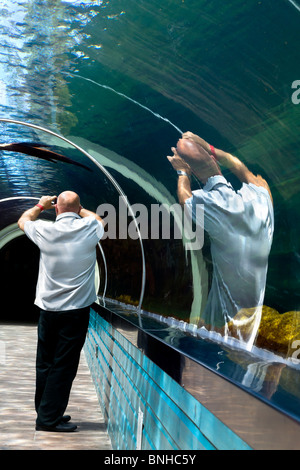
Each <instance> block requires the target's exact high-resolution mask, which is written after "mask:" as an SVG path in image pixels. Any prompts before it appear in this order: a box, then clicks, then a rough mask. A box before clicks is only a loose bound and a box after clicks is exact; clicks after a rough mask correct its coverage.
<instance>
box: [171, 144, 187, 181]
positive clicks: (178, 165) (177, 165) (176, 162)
mask: <svg viewBox="0 0 300 470" xmlns="http://www.w3.org/2000/svg"><path fill="white" fill-rule="evenodd" d="M171 150H172V152H173V154H174V155H173V156H168V157H167V159H168V160H169V162H170V163H171V165H172V167H173V168H174V170H176V171H185V172H186V173H187V174H188V175H191V174H192V170H191V167H190V166H189V165H188V164H187V163H186V162H185V161H184V160H183V159H182V158H181V157H180V156H179V155H178V153H177V150H176V149H175V147H172V149H171Z"/></svg>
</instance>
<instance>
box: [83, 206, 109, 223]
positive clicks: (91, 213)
mask: <svg viewBox="0 0 300 470" xmlns="http://www.w3.org/2000/svg"><path fill="white" fill-rule="evenodd" d="M79 215H80V217H91V216H92V217H95V219H96V220H98V221H99V222H101V223H102V225H103V227H105V222H104V221H103V219H102V218H101V217H100V216H99V215H98V214H96V213H95V212H92V211H89V210H87V209H84V208H83V207H81V209H80V211H79Z"/></svg>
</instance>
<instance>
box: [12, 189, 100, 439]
mask: <svg viewBox="0 0 300 470" xmlns="http://www.w3.org/2000/svg"><path fill="white" fill-rule="evenodd" d="M55 200H56V196H43V197H42V198H41V199H40V201H39V203H38V204H37V205H36V206H34V207H33V208H31V209H29V210H27V211H26V212H24V214H23V215H22V216H21V217H20V219H19V221H18V225H19V227H20V229H21V230H23V231H24V232H25V234H26V235H27V236H28V237H29V238H30V240H32V241H33V242H34V243H35V244H36V245H37V246H38V247H39V249H40V265H39V275H38V282H37V288H36V299H35V304H36V305H37V306H38V307H39V308H40V309H41V311H40V318H39V324H38V346H37V358H36V393H35V407H36V412H37V420H36V430H41V431H58V432H71V431H74V430H75V429H76V426H75V425H73V424H71V423H69V422H68V421H69V420H70V416H64V415H63V414H64V411H65V409H66V407H67V404H68V400H69V395H70V390H71V387H72V382H73V380H74V378H75V376H76V373H77V368H78V363H79V358H80V351H81V349H82V347H83V344H84V341H85V337H86V332H87V328H88V323H89V311H90V305H91V304H92V303H93V302H94V301H95V300H96V298H97V296H96V291H95V282H94V279H95V263H96V245H97V243H98V241H99V240H100V239H101V238H102V236H103V233H104V228H103V221H102V219H101V218H100V217H99V216H98V215H97V214H95V213H94V212H91V211H88V210H87V209H83V208H82V206H81V205H80V199H79V196H78V194H76V193H74V192H73V191H65V192H63V193H61V194H60V195H59V196H58V198H57V203H56V204H53V203H54V201H55ZM53 207H55V211H56V216H57V217H56V220H55V222H47V221H43V220H36V219H37V218H38V216H39V215H40V213H41V212H42V211H43V210H47V209H51V208H53Z"/></svg>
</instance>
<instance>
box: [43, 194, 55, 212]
mask: <svg viewBox="0 0 300 470" xmlns="http://www.w3.org/2000/svg"><path fill="white" fill-rule="evenodd" d="M56 198H57V196H42V197H41V199H40V200H39V204H41V205H42V206H43V208H44V209H45V210H47V209H53V208H54V205H53V204H52V202H53V201H55V199H56Z"/></svg>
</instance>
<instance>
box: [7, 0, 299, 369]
mask: <svg viewBox="0 0 300 470" xmlns="http://www.w3.org/2000/svg"><path fill="white" fill-rule="evenodd" d="M50 11H51V14H49V12H50ZM1 18H2V26H3V27H2V30H1V33H0V37H1V55H0V97H1V105H2V106H1V108H0V118H2V120H3V121H2V122H1V123H0V130H1V140H0V143H1V144H3V145H6V146H7V145H8V144H11V143H16V142H19V143H20V142H21V143H23V142H26V143H27V144H28V143H34V144H38V145H39V146H44V147H43V148H44V149H46V150H47V149H48V150H50V151H54V152H56V153H58V154H59V155H62V156H63V157H65V159H60V160H57V159H55V158H54V159H53V158H52V159H51V158H46V159H45V158H42V157H41V156H40V155H39V156H37V155H29V154H28V152H27V153H26V152H25V153H24V152H22V151H20V150H22V149H21V148H20V147H19V151H16V148H15V151H13V150H12V149H9V148H8V147H6V148H4V147H3V146H2V149H1V146H0V151H1V152H0V183H1V186H0V196H1V197H0V217H1V222H0V223H1V230H2V231H1V233H0V236H1V239H2V240H3V243H2V245H1V247H2V249H4V248H5V244H8V243H10V240H11V239H12V238H13V231H14V230H15V225H14V224H15V223H16V222H17V219H18V217H19V216H20V215H21V213H22V212H23V211H24V210H26V208H28V207H31V205H32V204H33V201H36V200H38V199H39V197H40V196H42V195H43V194H45V193H47V194H59V192H61V191H63V190H65V189H72V190H74V191H76V192H78V193H79V195H80V197H81V201H82V204H83V205H84V206H85V207H87V208H89V209H91V210H94V211H96V210H99V213H100V215H102V216H103V218H106V221H107V229H106V230H107V231H108V235H107V236H106V238H105V239H104V240H103V241H102V242H101V246H99V247H98V249H97V250H98V251H97V252H98V262H99V295H100V296H102V297H103V295H104V297H105V298H106V299H111V300H113V301H117V302H120V303H122V304H125V305H128V306H131V307H132V306H133V307H136V308H137V311H138V314H139V315H140V314H141V312H142V313H143V314H144V315H149V314H150V315H152V316H154V317H155V318H159V319H160V320H162V321H167V322H168V324H173V325H174V326H176V327H178V328H182V330H184V331H189V332H190V334H193V335H196V336H197V335H198V336H200V337H202V338H203V337H205V338H210V340H212V341H217V342H225V343H226V344H230V345H232V346H234V347H235V346H237V347H238V348H244V349H247V350H249V351H252V352H254V353H255V354H256V355H258V356H259V355H260V354H261V353H262V351H264V353H263V357H266V354H268V353H270V354H271V356H270V357H272V358H274V357H275V359H274V360H275V361H276V360H278V361H279V362H282V361H283V362H284V363H286V364H288V365H290V366H291V367H298V366H299V359H300V313H299V312H300V297H299V295H300V294H299V289H298V282H299V272H300V267H299V259H300V250H299V248H300V247H299V243H300V242H299V240H300V238H299V228H300V219H299V214H300V211H299V203H300V198H299V182H298V173H299V162H298V147H299V126H298V124H297V123H298V122H299V113H300V67H299V60H298V55H299V54H298V43H299V22H300V8H299V6H298V4H297V2H294V1H284V0H279V1H277V2H274V1H272V0H265V1H263V2H257V1H256V0H249V1H247V2H244V3H243V2H240V1H239V0H231V1H230V2H222V1H219V2H218V1H217V2H207V1H202V0H200V1H199V0H191V1H188V2H176V1H174V0H167V1H164V2H159V1H157V0H154V1H153V0H151V1H150V0H146V1H143V2H126V1H125V0H112V1H110V2H103V1H96V2H95V1H93V2H92V1H75V0H73V1H72V0H68V1H67V0H65V1H59V0H55V1H51V2H40V1H38V0H31V1H29V2H28V1H24V0H7V1H5V2H4V3H3V5H2V6H1ZM8 120H13V121H21V122H23V123H24V125H22V124H20V123H19V124H16V123H15V122H9V121H8ZM26 123H27V124H28V123H29V124H31V125H33V126H37V127H30V126H28V125H26ZM40 127H42V128H45V130H44V131H43V130H41V129H40ZM47 130H50V131H51V132H52V134H51V132H50V133H49V132H47ZM184 131H192V132H193V133H195V134H197V135H199V136H201V137H202V138H203V139H205V141H207V142H209V143H210V144H212V145H213V146H214V147H216V148H217V149H222V150H224V151H226V152H229V153H230V154H233V155H235V156H237V157H238V158H239V160H240V161H241V162H243V163H244V164H245V165H246V166H247V167H248V168H249V170H250V171H251V172H252V173H253V174H255V175H256V174H260V175H262V177H263V178H264V179H265V180H266V181H267V183H268V185H269V187H270V189H271V192H272V197H273V202H274V233H273V227H272V228H270V226H267V225H266V223H265V224H262V225H263V230H264V232H261V233H264V235H263V236H262V238H261V244H259V239H257V240H256V242H255V244H254V245H253V247H252V248H251V250H250V249H249V250H248V254H247V256H248V259H247V258H246V255H245V257H243V256H242V257H241V258H239V259H238V257H237V248H238V246H237V245H238V244H237V242H236V239H234V235H236V234H237V226H238V224H236V221H235V220H233V219H232V217H231V215H232V213H233V212H234V210H235V208H236V205H235V204H236V203H233V206H230V207H231V208H230V211H229V212H230V213H229V217H225V219H226V223H225V219H224V218H222V217H219V216H217V218H216V221H218V220H219V226H218V227H217V228H218V239H219V240H220V241H222V242H223V246H222V250H223V252H222V253H223V254H224V255H226V256H227V265H226V269H227V275H225V277H224V279H223V280H224V285H225V286H226V289H227V293H228V296H229V297H232V295H233V294H232V293H233V290H236V291H238V290H239V285H240V282H241V280H242V279H244V278H245V276H248V275H249V279H250V278H251V281H249V282H250V283H249V285H248V289H249V292H250V293H252V291H254V290H255V289H256V290H257V292H258V293H259V295H258V297H257V300H256V301H255V302H254V301H253V302H252V303H251V302H250V301H245V303H244V304H243V301H241V302H240V303H238V308H237V310H236V311H234V313H232V312H229V311H228V305H227V306H225V307H224V308H223V309H221V308H220V307H218V312H217V313H218V319H217V321H215V320H216V318H217V317H216V315H215V313H214V316H213V315H212V309H211V307H209V308H208V307H207V305H208V304H207V300H208V297H209V293H210V292H211V293H213V294H214V295H213V297H214V298H215V296H216V295H217V292H216V290H215V288H214V284H213V279H214V277H213V276H214V275H215V273H216V272H217V270H218V268H219V265H218V264H216V257H215V256H212V251H211V248H212V240H211V236H212V234H211V233H209V231H208V225H207V224H206V222H207V220H206V218H205V217H206V216H207V214H208V212H207V208H206V207H205V204H204V219H203V220H204V231H203V230H202V231H201V230H199V233H197V232H196V228H197V227H199V218H198V219H197V217H196V224H195V221H194V222H193V223H192V226H191V227H192V232H193V233H196V234H197V236H198V238H199V245H197V244H196V246H195V247H194V248H191V246H190V242H191V240H190V239H189V234H188V233H186V232H184V231H183V229H184V228H186V227H184V223H185V222H184V221H185V219H184V217H183V213H182V211H181V209H180V207H179V204H178V197H177V181H178V175H177V174H176V172H175V171H174V169H173V168H172V166H171V164H170V162H169V161H168V159H167V158H166V157H167V156H168V155H172V151H171V147H175V146H176V144H177V141H178V139H180V137H181V134H182V132H184ZM59 135H62V136H63V137H64V138H65V140H62V139H60V138H59ZM66 139H67V140H66ZM80 149H83V150H84V152H85V153H84V152H82V151H81V150H80ZM23 150H24V148H23ZM87 154H88V155H87ZM90 157H92V158H90ZM66 158H67V159H70V160H71V161H68V160H66ZM86 167H88V168H86ZM103 169H104V170H105V171H104V170H103ZM221 169H222V172H223V175H224V176H225V178H226V179H227V181H228V182H230V184H231V185H232V187H233V190H234V192H235V193H237V191H239V190H240V189H241V186H242V183H241V181H240V180H239V179H238V178H237V177H236V176H235V175H234V174H233V173H232V171H230V170H228V169H227V168H224V167H222V166H221ZM191 188H192V190H193V191H198V190H199V189H200V188H203V184H202V185H201V184H200V182H199V178H195V177H193V178H192V180H191ZM221 197H223V196H221ZM253 197H254V196H253ZM31 198H32V199H31ZM264 201H265V202H264V203H261V205H260V208H259V210H257V207H256V206H255V204H254V205H252V206H251V207H252V216H253V212H254V216H255V217H254V216H253V217H254V218H253V221H254V222H253V223H255V222H257V221H258V220H259V219H260V218H264V221H265V222H266V220H267V218H268V217H271V215H270V214H271V212H272V209H271V208H270V206H268V202H267V199H265V200H264ZM251 204H252V203H251ZM170 208H172V210H171V209H170ZM264 210H266V214H265V213H264ZM250 213H251V210H249V214H250ZM247 214H248V213H247V212H245V211H243V210H242V211H241V216H242V217H241V219H240V220H242V218H243V217H244V222H245V224H246V223H248V228H249V227H250V228H251V230H255V227H254V226H253V224H252V223H251V221H250V220H249V217H252V216H251V215H247ZM43 216H44V217H46V218H50V219H51V218H52V219H53V214H51V213H50V212H49V214H44V215H43ZM198 217H200V219H201V217H202V215H201V213H199V215H198ZM218 217H219V218H218ZM52 219H51V220H52ZM228 221H229V222H228ZM186 223H188V222H186ZM228 223H230V230H229V229H228V225H227V226H226V224H228ZM268 227H269V228H268ZM180 230H181V231H180ZM229 231H231V234H232V235H233V237H232V236H230V237H229ZM7 232H9V233H10V235H7ZM248 235H249V234H248ZM252 240H253V238H252ZM238 243H239V245H241V244H243V243H245V244H246V245H247V247H248V248H249V244H251V236H250V237H249V236H248V238H247V237H245V238H241V236H239V242H238ZM7 246H8V245H7ZM239 253H241V251H239ZM249 257H250V258H249ZM254 258H255V259H254ZM231 261H232V270H230V266H231ZM21 262H22V260H21V259H20V263H21ZM262 264H263V265H264V269H265V271H264V273H265V274H266V273H267V275H266V277H265V278H264V279H262V277H264V275H265V274H263V276H262V277H259V276H261V265H262ZM233 267H234V270H233ZM239 268H240V269H239ZM230 277H231V281H230V282H229V278H230ZM251 283H252V284H251ZM212 288H213V290H212ZM211 297H212V294H211ZM253 303H254V304H253ZM209 305H210V304H209ZM201 344H202V343H201ZM193 345H194V342H193ZM193 347H194V346H193ZM199 347H200V346H199ZM201 347H203V346H201ZM272 354H275V356H273V355H272ZM276 358H277V359H276Z"/></svg>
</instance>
